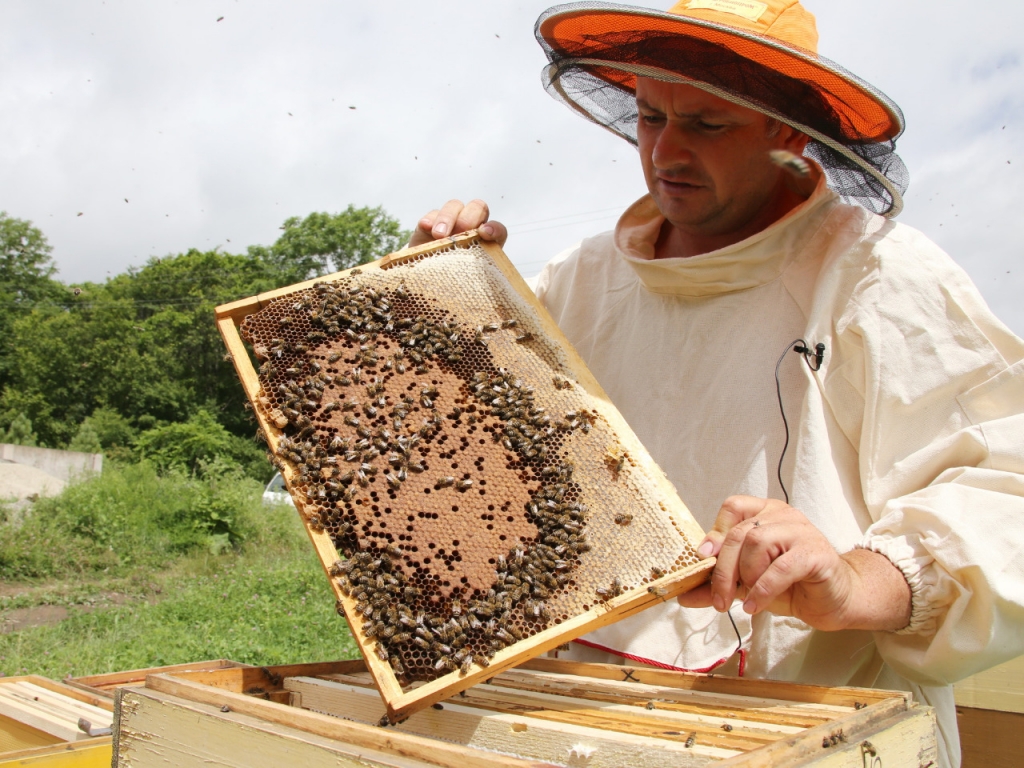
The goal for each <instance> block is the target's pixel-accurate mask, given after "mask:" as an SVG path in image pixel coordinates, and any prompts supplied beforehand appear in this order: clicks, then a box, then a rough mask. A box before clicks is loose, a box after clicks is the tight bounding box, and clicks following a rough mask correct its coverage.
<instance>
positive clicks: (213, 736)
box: [114, 659, 938, 768]
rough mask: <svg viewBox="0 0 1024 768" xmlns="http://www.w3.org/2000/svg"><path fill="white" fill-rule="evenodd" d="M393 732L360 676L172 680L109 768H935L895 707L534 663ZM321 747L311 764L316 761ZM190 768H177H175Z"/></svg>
mask: <svg viewBox="0 0 1024 768" xmlns="http://www.w3.org/2000/svg"><path fill="white" fill-rule="evenodd" d="M487 682H488V683H489V684H487V685H477V686H475V687H473V688H471V689H470V690H468V691H466V696H465V697H462V696H460V697H457V698H454V699H452V700H451V701H450V702H445V703H444V704H443V705H441V704H438V705H437V706H435V707H433V708H427V709H425V710H424V711H422V712H418V713H416V714H415V715H414V716H412V717H410V718H409V719H408V720H407V721H405V722H404V723H402V724H400V725H399V726H398V727H397V728H396V729H388V730H387V731H383V730H382V729H380V728H375V727H373V725H371V724H372V723H375V722H376V720H377V719H378V718H379V717H380V713H381V708H380V707H379V703H378V701H377V700H376V697H375V696H373V694H372V692H371V691H370V690H368V689H369V688H370V686H371V685H372V684H371V683H370V681H369V680H368V676H367V675H366V673H365V666H364V664H363V663H362V662H359V661H343V662H327V663H315V664H295V665H285V666H278V667H251V668H236V669H225V670H216V671H207V672H180V673H179V672H176V673H173V674H156V675H151V676H149V677H147V678H146V686H145V688H124V689H121V690H120V692H119V710H120V717H119V722H118V728H117V733H116V735H115V745H116V749H115V759H114V765H116V766H127V765H129V764H130V765H131V766H134V767H135V768H143V767H144V766H164V765H166V763H167V755H168V754H173V755H179V756H181V758H182V759H179V762H182V760H184V761H186V762H188V760H189V759H191V761H192V762H203V763H204V764H217V765H222V764H223V765H239V766H240V765H245V766H247V767H248V766H252V767H253V768H255V767H256V766H277V765H281V764H282V763H287V762H289V761H290V762H293V763H294V762H296V761H297V760H298V761H299V762H301V764H302V765H304V766H327V765H330V766H337V765H340V764H344V765H358V766H366V765H381V766H395V765H403V766H412V765H416V766H420V765H424V766H426V765H432V766H444V767H445V768H496V767H501V768H539V767H540V766H553V765H560V766H588V767H589V768H600V767H601V766H623V765H629V766H638V768H647V767H648V766H649V767H650V768H655V767H657V768H660V767H661V766H665V765H672V766H693V767H694V768H696V766H704V765H714V766H722V768H725V767H726V766H729V767H730V768H739V767H740V766H742V767H743V768H765V767H766V766H796V765H800V766H808V765H815V766H822V768H825V766H828V767H829V768H837V767H839V766H844V767H847V768H864V766H867V765H871V766H879V765H885V766H893V765H899V766H903V765H915V766H927V765H934V764H935V762H936V761H937V760H938V757H937V754H936V730H935V717H934V712H933V711H932V710H931V708H929V707H922V706H917V705H915V703H914V701H913V698H912V697H911V695H910V694H908V693H902V692H897V691H879V690H868V689H863V688H832V687H828V688H826V687H817V686H809V685H800V684H796V683H783V682H778V681H771V680H746V679H741V678H730V677H721V676H712V675H693V674H685V673H678V672H668V671H664V670H658V669H651V668H647V667H623V666H617V665H605V664H577V663H572V662H563V661H555V660H550V659H534V660H532V661H528V662H526V663H524V664H523V665H522V666H520V667H519V668H518V669H515V670H509V671H506V672H504V673H502V674H498V675H495V676H494V677H492V678H490V679H489V680H488V681H487ZM316 747H319V749H316ZM189 764H191V763H189Z"/></svg>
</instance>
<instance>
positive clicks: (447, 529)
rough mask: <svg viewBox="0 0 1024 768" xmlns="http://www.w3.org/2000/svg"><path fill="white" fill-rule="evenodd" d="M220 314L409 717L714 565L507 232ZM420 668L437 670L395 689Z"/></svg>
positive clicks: (369, 644) (358, 629)
mask: <svg viewBox="0 0 1024 768" xmlns="http://www.w3.org/2000/svg"><path fill="white" fill-rule="evenodd" d="M218 316H219V318H220V327H221V330H222V333H224V336H225V340H226V342H227V343H228V346H229V349H231V351H232V353H233V357H234V359H235V363H236V366H237V367H238V370H239V373H240V375H241V378H242V380H243V382H244V383H245V384H246V389H247V391H248V394H249V396H250V399H251V400H252V401H253V403H254V405H255V407H256V412H257V414H258V416H259V419H260V422H261V427H262V428H263V429H264V431H265V433H266V435H267V438H268V442H269V443H270V445H271V448H272V451H273V452H274V456H275V461H276V462H278V464H279V465H280V467H281V469H282V472H283V473H284V475H285V478H286V480H287V481H288V486H289V489H290V491H291V493H292V496H293V498H294V499H295V501H296V505H297V506H298V507H299V509H300V510H301V512H302V514H303V517H304V519H305V521H306V523H307V526H308V528H309V531H310V535H311V537H312V538H313V541H314V543H315V544H316V545H317V549H318V552H319V553H320V556H321V559H322V560H323V561H324V564H325V567H326V568H327V569H328V571H329V573H330V574H331V576H332V577H333V584H334V586H335V589H336V591H337V593H338V595H339V610H340V611H341V612H343V613H344V614H345V615H346V616H347V618H348V619H349V621H350V623H352V625H353V631H354V633H355V635H356V637H357V640H358V641H359V643H360V646H361V648H362V650H363V652H364V654H365V655H366V656H367V657H368V661H369V663H370V667H371V669H373V670H374V673H375V677H376V678H377V681H378V685H379V686H380V687H381V692H382V694H383V695H384V698H385V701H387V702H388V704H389V711H391V712H392V714H393V715H398V714H401V713H403V712H405V711H411V709H414V708H417V707H419V706H422V705H424V704H426V703H430V701H432V700H436V699H437V698H441V697H442V696H443V695H450V694H451V693H452V692H454V691H455V690H458V689H460V688H464V687H467V686H468V685H470V684H472V682H473V681H474V680H475V679H477V678H479V677H480V676H483V675H485V674H488V673H487V672H486V671H485V670H487V668H488V667H489V666H491V664H492V663H493V664H497V665H498V667H499V668H501V667H504V666H507V665H508V664H510V663H514V661H515V660H517V659H521V658H523V657H525V656H529V655H536V654H537V653H540V652H542V651H544V650H546V649H547V648H550V647H554V646H555V645H558V644H559V643H560V642H563V641H564V639H566V638H569V637H575V636H578V635H579V634H581V633H582V632H584V631H586V630H587V629H590V628H594V627H596V626H600V625H602V624H606V623H609V622H610V621H612V620H614V619H615V618H618V617H621V616H624V615H628V614H629V613H632V612H635V611H636V610H639V609H640V608H642V607H644V606H646V605H648V604H651V603H652V602H654V601H657V600H663V599H667V598H668V597H670V596H671V595H672V594H676V593H678V592H680V591H682V590H684V589H685V588H687V587H688V586H691V585H692V584H693V583H696V582H698V581H700V580H701V579H702V578H703V573H704V572H705V571H706V570H707V568H708V567H709V565H710V564H708V563H703V564H701V563H698V558H697V557H696V553H695V551H694V549H693V546H692V545H691V542H694V541H698V540H699V538H700V537H701V536H702V532H701V531H700V529H699V527H698V526H697V525H696V524H695V523H694V522H693V520H692V518H691V517H690V515H689V513H688V512H687V510H686V509H685V507H684V506H683V505H682V503H681V502H680V501H679V499H678V498H677V497H676V496H675V493H674V491H673V489H672V488H671V486H670V485H669V484H668V482H667V481H666V480H665V478H664V477H663V475H662V474H661V472H660V470H659V469H658V468H657V467H656V466H655V465H654V464H653V462H652V461H651V460H650V458H649V457H648V456H647V454H646V452H645V451H644V449H643V447H642V446H641V445H640V444H639V443H638V442H637V441H636V439H635V437H634V436H633V435H632V433H631V432H630V430H629V428H628V427H627V426H626V425H625V423H624V422H623V421H622V419H621V417H620V416H619V414H618V412H617V411H616V410H615V409H614V408H613V407H612V406H611V405H610V403H608V401H607V398H606V397H605V396H604V394H603V393H602V392H601V390H600V387H599V386H598V385H597V383H596V382H595V381H594V380H593V378H592V377H591V376H590V374H589V372H588V371H587V370H586V368H585V366H584V365H583V364H582V362H581V361H580V360H579V358H578V357H577V356H576V355H575V353H574V351H573V350H572V348H571V347H570V346H569V345H568V343H567V342H566V341H565V339H564V337H563V336H562V335H561V333H560V331H558V329H557V328H556V327H555V326H554V325H553V323H552V322H551V320H550V318H549V317H548V316H547V315H546V313H545V312H544V311H543V309H541V308H540V307H539V305H538V304H537V302H536V300H535V299H534V297H533V294H532V293H531V292H530V291H529V289H528V288H527V287H526V286H525V284H524V283H523V282H522V280H521V279H520V278H519V276H518V275H517V274H516V273H515V270H514V268H512V267H511V265H510V264H509V263H508V261H507V259H505V257H504V254H502V253H501V251H500V249H498V248H497V247H496V246H493V245H490V244H485V243H481V242H479V241H478V240H476V239H475V237H473V236H472V235H469V236H465V237H462V238H456V239H454V240H453V241H451V242H445V243H442V244H438V245H434V246H430V247H427V248H424V249H418V250H416V251H406V252H400V253H399V254H395V255H393V256H392V257H389V258H386V259H384V260H382V261H381V262H377V263H375V264H372V265H367V266H364V267H361V268H359V269H356V270H350V271H348V272H343V273H339V274H337V275H334V276H331V277H330V278H325V279H324V280H321V281H316V282H310V283H306V284H302V285H298V286H293V287H291V288H288V289H283V290H282V291H279V292H275V293H274V294H269V295H267V296H262V297H256V299H253V300H247V301H243V302H239V303H237V304H235V305H228V306H226V307H222V308H220V309H219V310H218ZM235 322H240V323H241V329H240V330H241V334H242V337H243V338H245V339H246V340H247V341H249V342H250V343H251V344H252V347H253V350H254V353H255V355H256V357H257V359H258V360H259V361H260V372H259V374H258V375H257V374H256V373H255V372H254V370H253V369H252V366H251V364H250V363H249V360H248V357H247V356H246V355H245V354H244V352H243V349H242V347H241V344H240V342H239V339H238V334H237V331H236V328H235ZM337 552H341V553H343V554H344V555H345V556H346V557H345V559H340V558H338V556H337ZM493 671H494V670H491V672H492V673H493ZM417 681H419V682H424V681H435V682H434V683H430V685H428V686H425V687H423V688H420V689H417V690H416V691H414V692H410V693H404V692H402V691H401V688H400V687H399V686H401V685H403V684H404V685H408V684H409V683H412V682H417ZM410 697H412V698H411V699H410ZM402 701H405V702H406V704H407V706H406V705H403V704H401V703H400V702H402Z"/></svg>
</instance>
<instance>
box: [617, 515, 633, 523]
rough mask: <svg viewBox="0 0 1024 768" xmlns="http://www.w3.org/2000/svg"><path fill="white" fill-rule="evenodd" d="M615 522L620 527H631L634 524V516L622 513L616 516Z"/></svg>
mask: <svg viewBox="0 0 1024 768" xmlns="http://www.w3.org/2000/svg"><path fill="white" fill-rule="evenodd" d="M615 522H616V523H617V524H618V525H629V524H630V523H632V522H633V515H631V514H630V513H629V512H620V513H619V514H617V515H616V516H615Z"/></svg>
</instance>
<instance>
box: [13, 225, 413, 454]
mask: <svg viewBox="0 0 1024 768" xmlns="http://www.w3.org/2000/svg"><path fill="white" fill-rule="evenodd" d="M282 230H283V233H282V235H281V236H280V237H279V238H278V240H277V241H276V242H275V243H273V244H272V245H269V246H254V247H251V248H249V249H248V252H247V253H245V254H231V253H223V252H221V251H219V250H213V251H198V250H189V251H187V252H185V253H181V254H176V255H170V256H165V257H161V258H152V259H150V260H149V261H148V262H147V263H146V264H145V265H144V266H142V267H137V268H132V269H129V270H127V271H126V272H124V273H123V274H120V275H117V276H115V277H112V278H110V279H108V280H106V281H105V282H103V283H81V284H78V285H73V286H71V285H65V284H63V283H61V282H60V281H59V280H57V279H55V278H54V274H55V265H54V263H53V261H52V258H51V255H50V253H51V249H50V246H49V245H48V244H47V242H46V238H45V237H44V235H43V234H42V232H41V231H39V230H38V229H36V228H35V227H34V226H32V224H31V223H30V222H27V221H22V220H19V219H14V218H11V217H8V216H7V215H6V214H4V213H0V303H2V304H3V308H4V311H2V312H0V430H3V433H4V435H6V436H8V437H7V439H10V440H14V439H18V440H24V441H26V442H27V441H29V440H32V441H38V443H39V444H41V445H46V446H50V447H69V446H74V447H76V448H77V449H80V450H85V449H90V450H94V449H96V448H97V447H99V448H100V449H101V450H103V451H105V452H108V453H113V455H115V456H125V455H129V454H132V453H133V452H134V455H140V454H141V453H147V454H152V456H151V458H153V459H154V460H157V461H158V463H165V462H164V459H165V458H166V459H167V460H168V462H170V463H172V464H173V463H177V464H182V465H187V467H188V468H189V469H193V470H195V469H197V468H198V466H199V465H198V464H197V462H198V461H199V459H200V458H201V459H202V460H203V461H209V460H211V456H212V455H213V454H218V453H219V454H222V455H223V456H224V457H226V458H228V459H230V460H232V461H234V462H235V463H239V464H245V465H247V469H251V466H252V464H251V461H252V456H253V453H252V450H251V448H250V449H249V450H248V452H247V451H246V450H245V449H243V448H242V447H240V446H242V445H243V444H248V445H249V446H251V447H252V448H254V444H252V443H251V442H249V441H248V438H249V436H251V435H252V433H253V431H254V430H255V425H254V424H252V423H251V422H250V421H249V420H247V412H246V411H245V408H244V393H243V390H242V387H241V385H240V384H239V382H238V379H237V377H236V375H235V372H234V369H233V367H232V365H231V363H230V362H228V361H227V360H226V359H225V354H224V346H223V343H222V341H221V339H220V336H219V334H218V333H217V330H216V326H215V324H214V319H213V310H214V308H215V307H216V306H217V305H218V304H222V303H225V302H229V301H234V300H237V299H240V298H245V297H247V296H252V295H254V294H256V293H260V292H263V291H267V290H271V289H273V288H278V287H281V286H284V285H290V284H292V283H294V282H297V281H300V280H304V279H308V278H311V277H314V276H317V275H320V274H324V273H327V272H331V271H336V270H339V269H344V268H347V267H350V266H355V265H356V264H361V263H365V262H367V261H371V260H373V259H376V258H379V257H381V256H383V255H385V254H386V253H388V252H390V251H393V250H395V249H397V248H399V247H401V245H402V244H403V242H404V239H405V238H406V237H407V234H408V233H405V232H402V230H401V228H400V227H399V224H398V222H397V221H396V220H395V219H393V218H391V217H390V216H388V215H387V213H385V212H384V210H383V209H382V208H380V207H377V208H355V207H353V206H349V207H348V208H347V209H346V210H345V211H343V212H341V213H338V214H327V213H313V214H310V215H309V216H307V217H305V218H299V217H292V218H290V219H288V220H286V221H285V222H284V224H283V226H282ZM171 425H181V427H182V428H183V429H186V432H187V433H188V434H189V435H191V437H189V440H191V441H192V442H191V443H190V445H192V446H193V447H195V445H198V443H197V442H196V440H198V438H197V435H196V433H197V432H205V433H208V440H207V441H206V443H205V444H206V446H207V448H210V450H209V451H207V452H206V453H204V452H203V450H206V449H203V450H200V449H199V448H196V450H195V456H194V457H193V458H192V459H189V460H187V461H186V460H184V459H182V461H178V460H177V459H174V461H171V460H170V459H169V458H168V457H170V456H171V454H172V453H173V451H172V450H171V448H170V447H169V446H170V443H168V442H167V441H168V440H170V441H171V442H173V440H175V439H178V438H182V439H184V438H183V436H184V435H185V433H181V434H179V433H178V432H179V431H180V430H178V431H176V430H175V429H169V427H170V426H171ZM19 436H20V437H19ZM232 436H235V437H236V438H241V437H245V438H246V439H245V440H244V441H242V443H235V442H232V440H230V439H228V438H232ZM199 442H202V441H201V440H200V441H199ZM211 446H212V448H211ZM189 450H192V449H189ZM210 451H212V453H211V452H210ZM154 452H155V453H154ZM175 455H176V454H175ZM257 455H258V454H257ZM161 457H162V458H161ZM197 457H198V458H197ZM178 458H181V457H178ZM266 466H267V467H269V465H266Z"/></svg>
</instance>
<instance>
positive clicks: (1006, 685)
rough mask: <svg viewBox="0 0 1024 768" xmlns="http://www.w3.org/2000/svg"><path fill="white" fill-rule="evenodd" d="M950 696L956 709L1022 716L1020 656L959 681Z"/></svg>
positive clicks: (1022, 668)
mask: <svg viewBox="0 0 1024 768" xmlns="http://www.w3.org/2000/svg"><path fill="white" fill-rule="evenodd" d="M953 694H954V696H955V697H956V703H957V705H959V706H964V707H972V708H974V709H997V710H1000V711H1002V712H1017V713H1022V714H1024V656H1020V657H1018V658H1016V659H1012V660H1011V661H1008V662H1006V663H1005V664H1000V665H999V666H997V667H992V669H987V670H985V671H984V672H979V673H978V674H976V675H972V676H971V677H968V678H967V679H966V680H961V681H960V682H958V683H956V684H955V685H954V686H953Z"/></svg>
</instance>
